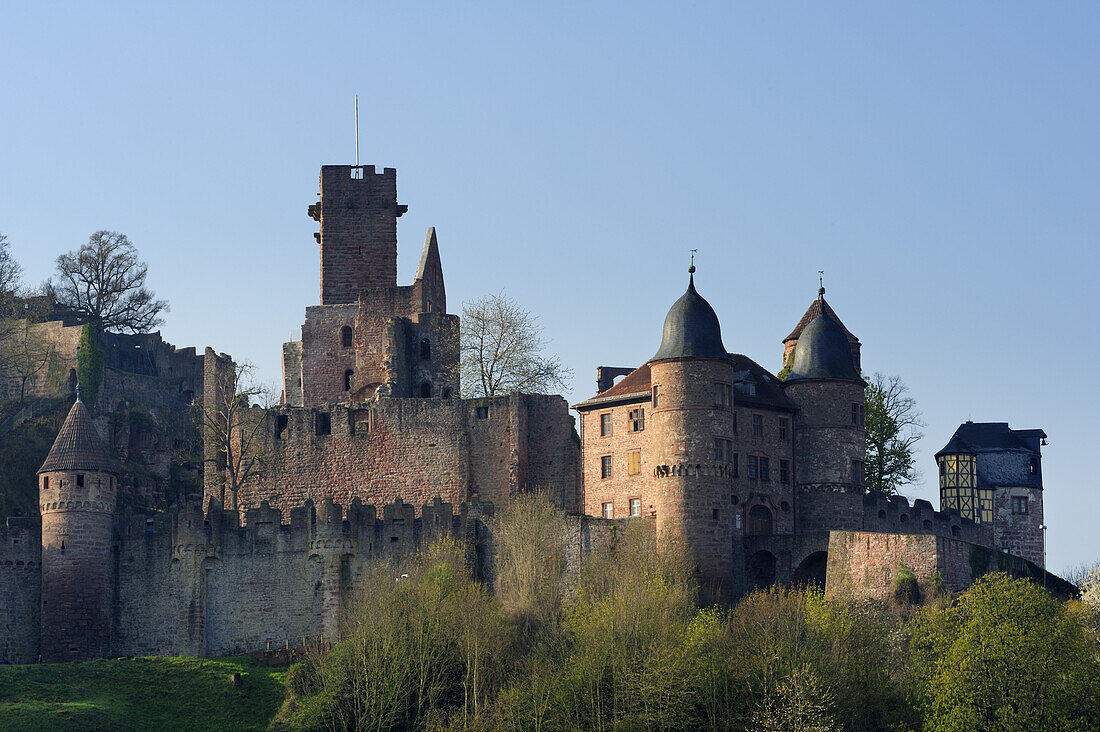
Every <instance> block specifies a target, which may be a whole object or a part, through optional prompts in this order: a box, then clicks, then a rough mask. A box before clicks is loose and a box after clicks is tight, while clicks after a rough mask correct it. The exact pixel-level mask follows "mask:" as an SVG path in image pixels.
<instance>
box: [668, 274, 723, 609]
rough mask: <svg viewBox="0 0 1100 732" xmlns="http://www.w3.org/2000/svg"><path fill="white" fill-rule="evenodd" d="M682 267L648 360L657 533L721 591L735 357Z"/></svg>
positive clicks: (713, 589)
mask: <svg viewBox="0 0 1100 732" xmlns="http://www.w3.org/2000/svg"><path fill="white" fill-rule="evenodd" d="M688 271H689V273H690V274H689V279H688V288H687V292H685V293H684V295H683V296H682V297H680V299H679V300H677V301H676V302H675V303H674V304H673V305H672V308H671V309H670V310H669V311H668V315H667V316H666V317H665V324H664V333H663V335H662V339H661V347H660V348H659V349H658V350H657V353H656V354H655V355H654V356H653V358H651V359H650V361H649V367H650V386H651V389H652V407H651V409H652V422H651V423H652V427H651V428H650V429H652V432H651V434H650V438H649V440H650V445H652V451H653V459H654V464H655V466H656V467H655V481H654V483H655V486H654V508H655V510H656V514H657V517H656V518H657V537H658V544H659V545H660V546H662V547H665V548H682V549H683V550H685V551H686V553H687V555H688V559H689V561H690V562H691V563H693V564H694V566H695V570H696V573H697V575H698V578H699V580H700V582H701V584H702V587H703V589H704V591H708V592H710V593H712V594H713V595H714V596H716V597H723V596H727V595H728V594H729V591H730V586H731V582H732V579H733V543H734V542H733V532H734V522H735V514H734V510H733V507H732V506H731V505H730V485H731V480H732V476H733V473H734V471H733V465H732V462H731V461H732V452H731V449H730V447H729V446H730V445H731V444H732V440H733V439H734V416H733V400H732V392H731V391H730V389H729V385H731V384H732V383H733V360H732V358H731V357H730V355H729V353H728V352H727V351H726V348H725V346H724V345H723V343H722V329H721V326H720V325H719V322H718V316H717V315H716V314H715V312H714V308H712V307H711V306H710V303H708V302H707V301H706V300H705V299H704V298H703V297H702V296H701V295H700V294H699V293H698V292H697V291H696V289H695V276H694V272H695V267H694V266H692V267H691V268H690V269H689V270H688ZM723 395H724V396H723ZM717 445H722V446H723V448H722V450H721V454H719V450H718V449H717ZM677 545H679V547H677Z"/></svg>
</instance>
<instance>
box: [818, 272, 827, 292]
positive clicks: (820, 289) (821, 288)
mask: <svg viewBox="0 0 1100 732" xmlns="http://www.w3.org/2000/svg"><path fill="white" fill-rule="evenodd" d="M817 296H818V297H825V270H823V269H819V270H818V271H817Z"/></svg>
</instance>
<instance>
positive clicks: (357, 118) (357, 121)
mask: <svg viewBox="0 0 1100 732" xmlns="http://www.w3.org/2000/svg"><path fill="white" fill-rule="evenodd" d="M355 167H357V168H358V167H359V95H358V94H356V95H355Z"/></svg>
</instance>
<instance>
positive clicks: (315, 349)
mask: <svg viewBox="0 0 1100 732" xmlns="http://www.w3.org/2000/svg"><path fill="white" fill-rule="evenodd" d="M359 313H360V308H359V306H358V305H357V304H355V303H351V304H346V305H329V306H325V305H314V306H312V307H309V308H306V320H305V323H304V324H303V325H302V340H301V354H302V355H301V364H302V366H301V372H300V373H299V374H298V376H299V377H300V378H301V390H302V395H303V396H302V398H303V402H302V404H303V405H304V406H316V405H320V404H331V403H334V402H345V401H350V399H351V392H350V391H348V390H345V389H344V373H345V371H347V370H349V369H350V370H353V371H358V372H359V373H360V374H361V375H362V377H363V378H369V377H372V376H373V375H371V374H370V371H368V370H366V369H364V368H362V367H361V366H360V364H358V363H357V353H358V354H359V355H360V356H362V355H363V353H368V354H370V355H371V357H373V356H375V355H376V354H377V356H378V359H377V368H378V369H381V353H382V351H383V349H384V347H385V327H384V325H382V326H381V327H370V326H371V325H372V323H370V322H367V323H364V322H362V321H359V320H358V318H357V316H358V315H359ZM386 317H388V313H387V314H382V315H379V318H380V319H382V321H383V323H384V319H385V318H386ZM357 326H358V327H357ZM345 327H347V328H353V340H352V342H351V343H349V344H348V345H347V346H345V345H344V340H343V338H342V335H341V332H342V330H343V329H344V328H345ZM355 331H358V333H355ZM356 336H357V338H356ZM379 373H381V371H379ZM284 389H286V390H287V393H288V394H289V393H291V391H292V390H293V389H294V386H293V385H290V386H287V385H284Z"/></svg>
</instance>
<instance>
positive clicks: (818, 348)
mask: <svg viewBox="0 0 1100 732" xmlns="http://www.w3.org/2000/svg"><path fill="white" fill-rule="evenodd" d="M822 302H824V299H823V298H822ZM789 363H790V375H789V376H788V377H787V378H786V381H787V382H791V381H800V380H803V379H842V380H845V381H858V382H860V383H863V379H862V377H860V375H859V372H858V371H857V370H856V366H855V364H854V363H853V362H852V346H851V341H850V340H849V339H848V333H847V331H845V330H844V326H843V325H841V324H840V321H839V320H837V319H836V318H835V317H833V316H831V315H829V312H828V308H827V306H825V307H823V308H819V311H818V314H817V317H816V318H814V319H813V320H812V321H810V324H809V325H807V326H806V328H805V329H804V330H803V331H802V333H801V335H800V336H799V338H798V344H797V345H796V346H795V347H794V353H793V354H792V355H791V358H790V361H789Z"/></svg>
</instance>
